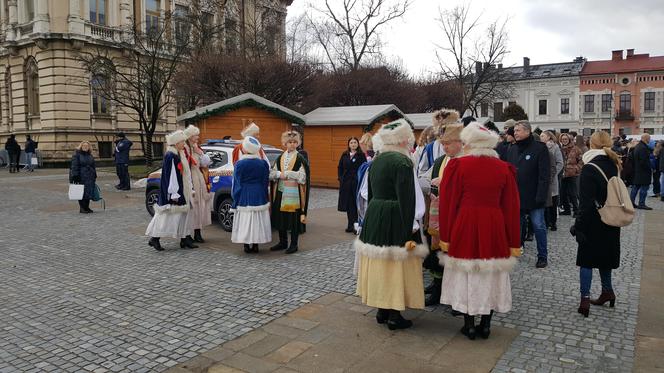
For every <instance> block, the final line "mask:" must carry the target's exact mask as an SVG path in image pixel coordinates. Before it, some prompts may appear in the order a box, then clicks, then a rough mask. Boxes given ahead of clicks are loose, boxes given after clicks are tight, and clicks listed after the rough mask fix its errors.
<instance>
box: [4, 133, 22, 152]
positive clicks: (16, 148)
mask: <svg viewBox="0 0 664 373" xmlns="http://www.w3.org/2000/svg"><path fill="white" fill-rule="evenodd" d="M5 150H6V151H7V153H9V155H17V154H21V145H19V144H18V142H16V139H13V138H11V137H10V138H8V139H7V142H6V143H5Z"/></svg>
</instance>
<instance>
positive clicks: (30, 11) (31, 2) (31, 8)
mask: <svg viewBox="0 0 664 373" xmlns="http://www.w3.org/2000/svg"><path fill="white" fill-rule="evenodd" d="M25 17H26V20H25V21H26V22H30V21H32V20H33V19H34V18H35V0H27V1H25Z"/></svg>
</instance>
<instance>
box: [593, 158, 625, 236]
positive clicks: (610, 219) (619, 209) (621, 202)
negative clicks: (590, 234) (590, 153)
mask: <svg viewBox="0 0 664 373" xmlns="http://www.w3.org/2000/svg"><path fill="white" fill-rule="evenodd" d="M588 164H589V165H592V166H594V167H595V168H596V169H597V170H598V171H599V172H600V173H601V174H602V176H604V180H606V202H604V206H598V208H597V212H599V216H600V217H601V218H602V222H604V224H606V225H610V226H612V227H624V226H627V225H630V224H632V221H633V220H634V205H633V204H632V200H631V199H630V197H629V192H628V191H627V187H626V186H625V183H624V182H623V181H622V179H621V178H620V177H619V176H614V177H612V178H611V179H610V180H609V179H608V178H607V177H606V174H605V173H604V171H602V169H601V168H600V167H599V166H598V165H596V164H594V163H592V162H590V163H588ZM618 175H620V172H618Z"/></svg>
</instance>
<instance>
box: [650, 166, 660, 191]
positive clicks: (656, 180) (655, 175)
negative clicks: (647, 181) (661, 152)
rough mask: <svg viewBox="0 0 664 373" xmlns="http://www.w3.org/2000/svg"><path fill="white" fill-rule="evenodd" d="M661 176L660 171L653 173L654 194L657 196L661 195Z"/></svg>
mask: <svg viewBox="0 0 664 373" xmlns="http://www.w3.org/2000/svg"><path fill="white" fill-rule="evenodd" d="M659 175H661V172H660V171H653V173H652V192H653V193H655V194H661V190H660V189H661V185H660V184H659Z"/></svg>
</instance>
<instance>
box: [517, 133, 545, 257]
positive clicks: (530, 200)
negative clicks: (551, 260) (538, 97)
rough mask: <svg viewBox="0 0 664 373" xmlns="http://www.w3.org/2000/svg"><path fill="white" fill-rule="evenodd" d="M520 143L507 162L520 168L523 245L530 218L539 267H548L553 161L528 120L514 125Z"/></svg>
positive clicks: (518, 170) (518, 178)
mask: <svg viewBox="0 0 664 373" xmlns="http://www.w3.org/2000/svg"><path fill="white" fill-rule="evenodd" d="M514 139H515V140H516V143H515V144H514V145H512V146H511V147H510V148H509V150H508V151H507V156H506V161H507V162H509V163H511V164H512V165H514V167H516V169H517V184H518V185H519V195H520V199H521V244H522V245H523V242H524V240H525V235H526V224H527V221H526V217H530V220H531V222H532V224H533V230H534V231H535V239H536V240H537V264H536V267H537V268H544V267H546V266H547V261H548V255H547V242H546V223H545V222H544V210H545V207H546V201H547V196H548V193H549V183H550V176H551V175H550V172H551V170H550V167H551V164H550V159H549V151H548V150H547V148H546V145H544V144H543V143H541V142H539V141H535V139H534V138H533V135H532V128H531V126H530V123H528V122H527V121H519V122H517V124H516V125H515V126H514Z"/></svg>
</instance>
